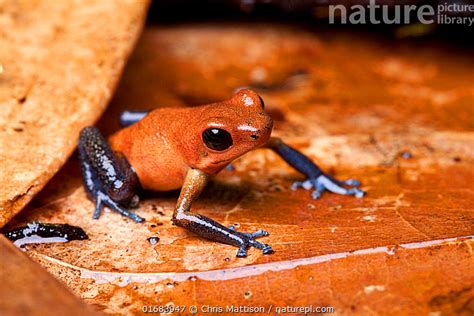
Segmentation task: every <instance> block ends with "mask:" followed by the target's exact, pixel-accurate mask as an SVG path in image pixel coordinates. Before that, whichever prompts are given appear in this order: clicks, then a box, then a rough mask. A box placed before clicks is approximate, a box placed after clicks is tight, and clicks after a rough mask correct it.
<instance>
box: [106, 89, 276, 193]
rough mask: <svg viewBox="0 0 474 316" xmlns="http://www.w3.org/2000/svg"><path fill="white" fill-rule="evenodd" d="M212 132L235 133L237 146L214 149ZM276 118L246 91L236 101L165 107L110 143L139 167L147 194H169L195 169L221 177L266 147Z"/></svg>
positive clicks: (234, 142)
mask: <svg viewBox="0 0 474 316" xmlns="http://www.w3.org/2000/svg"><path fill="white" fill-rule="evenodd" d="M208 129H221V130H225V131H227V132H229V133H230V135H232V136H231V142H232V144H231V146H229V147H228V148H226V149H224V150H221V151H219V150H213V149H211V148H209V147H207V146H206V145H205V143H204V142H203V140H202V135H203V133H204V131H205V130H208ZM271 131H272V119H271V118H270V117H269V116H268V115H267V114H266V113H265V111H264V109H263V107H262V105H261V102H260V98H259V96H258V95H257V94H256V93H255V92H253V91H250V90H247V91H241V92H240V93H239V94H237V95H235V96H234V97H233V98H232V99H230V100H227V101H224V102H219V103H213V104H209V105H205V106H199V107H191V108H169V109H167V108H161V109H157V110H154V111H152V112H150V113H149V114H148V115H146V116H145V117H144V118H143V119H141V120H140V121H138V122H137V123H136V124H133V125H131V126H129V127H127V128H125V129H122V130H120V131H119V132H117V133H116V134H114V135H112V137H111V138H110V146H111V148H112V150H114V151H117V152H121V153H122V154H123V155H124V156H125V157H126V158H127V160H128V162H129V163H130V164H131V165H132V166H133V168H134V169H135V172H136V173H137V176H138V178H139V180H140V184H141V185H142V187H143V188H144V189H149V190H155V191H167V190H174V189H179V188H181V186H182V185H183V182H184V178H185V176H186V172H187V170H188V169H189V168H193V169H198V170H201V171H203V172H205V173H206V174H209V175H215V174H216V173H218V172H219V171H221V170H222V169H223V168H225V167H226V166H227V165H228V164H230V163H231V162H232V161H233V160H235V159H236V158H238V157H240V156H242V155H243V154H245V153H246V152H248V151H250V150H252V149H255V148H258V147H261V146H263V145H265V144H266V142H267V141H268V139H269V138H270V134H271Z"/></svg>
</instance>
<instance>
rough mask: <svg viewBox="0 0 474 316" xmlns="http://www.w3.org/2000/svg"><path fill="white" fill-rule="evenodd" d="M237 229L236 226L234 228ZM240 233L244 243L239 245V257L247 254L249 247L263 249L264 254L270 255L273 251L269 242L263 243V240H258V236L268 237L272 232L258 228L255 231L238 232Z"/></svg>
mask: <svg viewBox="0 0 474 316" xmlns="http://www.w3.org/2000/svg"><path fill="white" fill-rule="evenodd" d="M232 229H233V230H234V231H235V228H232ZM237 233H238V235H239V236H240V237H241V238H242V244H241V245H240V246H239V250H238V251H237V257H239V258H243V257H246V256H247V249H248V248H250V247H254V248H257V249H260V250H262V252H263V254H264V255H268V254H271V253H273V249H272V247H270V246H269V245H267V244H262V243H261V242H259V241H257V240H256V238H259V237H266V236H269V235H270V234H269V233H268V232H267V231H266V230H263V229H260V230H257V231H256V232H253V233H242V232H237Z"/></svg>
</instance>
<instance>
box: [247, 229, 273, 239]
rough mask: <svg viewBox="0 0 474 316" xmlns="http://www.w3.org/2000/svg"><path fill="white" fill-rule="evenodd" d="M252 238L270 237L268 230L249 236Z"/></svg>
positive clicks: (258, 231) (261, 230)
mask: <svg viewBox="0 0 474 316" xmlns="http://www.w3.org/2000/svg"><path fill="white" fill-rule="evenodd" d="M249 235H250V237H251V238H258V237H266V236H268V235H270V234H269V233H268V232H267V231H266V230H263V229H260V230H257V231H256V232H253V233H251V234H249Z"/></svg>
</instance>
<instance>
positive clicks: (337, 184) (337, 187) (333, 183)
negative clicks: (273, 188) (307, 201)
mask: <svg viewBox="0 0 474 316" xmlns="http://www.w3.org/2000/svg"><path fill="white" fill-rule="evenodd" d="M345 185H346V186H349V188H345V187H344V186H345ZM359 186H360V182H359V181H357V180H354V179H349V180H345V181H339V180H336V179H333V178H332V177H330V176H327V175H325V174H322V175H320V176H318V177H317V178H313V179H307V180H305V181H295V182H294V183H293V184H292V186H291V189H292V190H296V189H298V188H303V189H305V190H311V189H313V188H314V191H313V192H312V193H311V196H312V198H313V199H319V198H320V197H321V194H323V192H324V191H326V190H328V191H330V192H333V193H337V194H345V195H353V196H355V197H358V198H361V197H363V196H364V195H365V192H364V191H362V190H361V189H359V188H358V187H359Z"/></svg>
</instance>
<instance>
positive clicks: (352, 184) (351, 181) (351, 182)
mask: <svg viewBox="0 0 474 316" xmlns="http://www.w3.org/2000/svg"><path fill="white" fill-rule="evenodd" d="M342 183H344V184H345V185H348V186H350V187H356V188H358V187H360V186H361V183H360V181H359V180H356V179H347V180H345V181H343V182H342Z"/></svg>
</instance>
